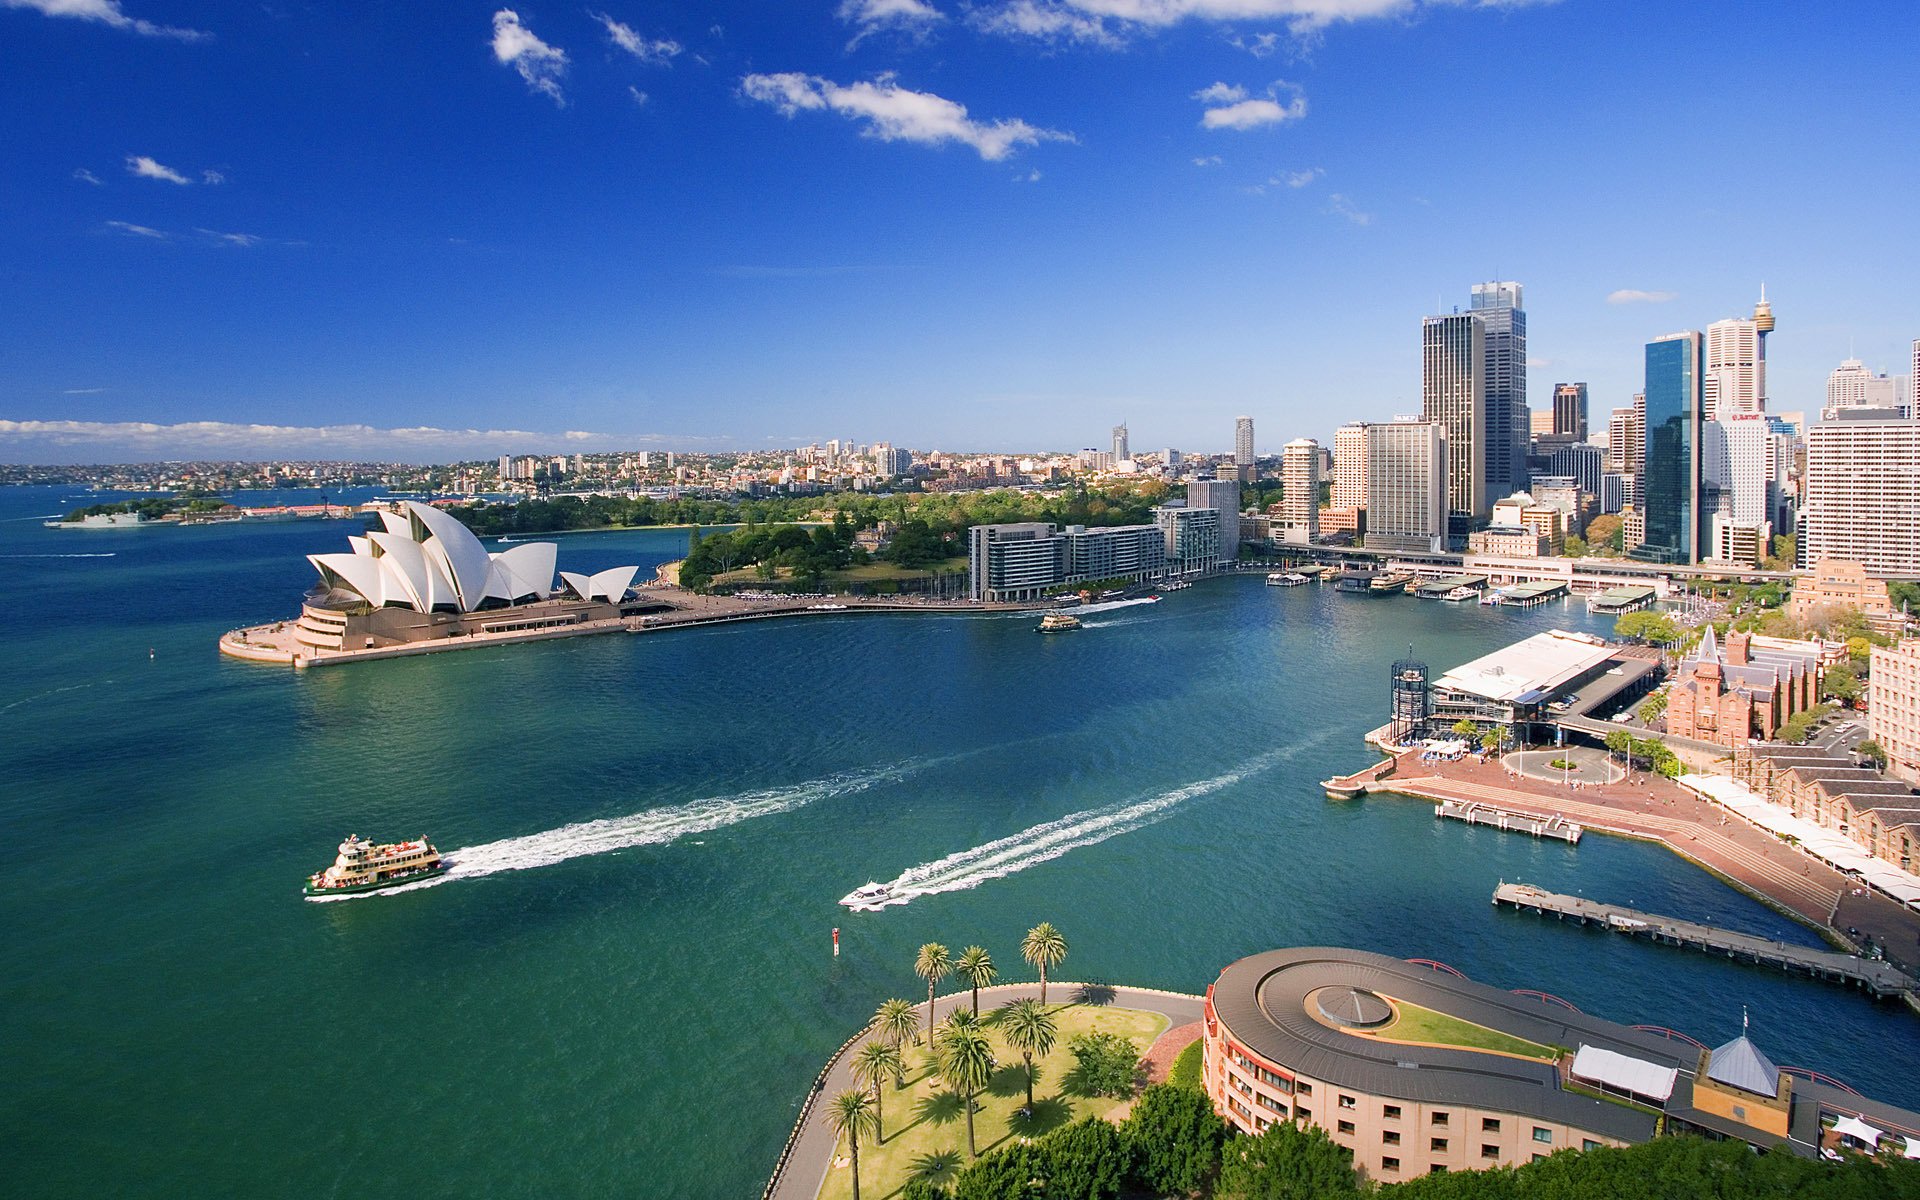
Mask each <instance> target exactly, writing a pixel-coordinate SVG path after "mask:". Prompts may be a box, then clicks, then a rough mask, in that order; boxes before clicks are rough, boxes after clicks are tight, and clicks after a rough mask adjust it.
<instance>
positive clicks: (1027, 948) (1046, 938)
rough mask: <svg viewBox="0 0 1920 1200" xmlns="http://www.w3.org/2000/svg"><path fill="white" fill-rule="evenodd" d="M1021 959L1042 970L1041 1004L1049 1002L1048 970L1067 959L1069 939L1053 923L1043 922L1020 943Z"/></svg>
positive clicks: (1031, 930)
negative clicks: (1062, 935)
mask: <svg viewBox="0 0 1920 1200" xmlns="http://www.w3.org/2000/svg"><path fill="white" fill-rule="evenodd" d="M1020 957H1022V958H1024V959H1026V960H1027V961H1028V962H1030V963H1032V964H1033V965H1034V966H1036V967H1038V968H1040V1003H1042V1004H1045V1003H1046V1002H1047V968H1048V967H1057V966H1059V965H1060V962H1061V960H1062V959H1064V958H1066V957H1067V939H1066V938H1064V937H1061V936H1060V931H1059V930H1058V929H1055V928H1054V927H1053V923H1052V922H1051V921H1042V922H1040V923H1039V924H1038V925H1035V926H1034V927H1033V928H1032V929H1029V930H1027V936H1026V940H1024V941H1022V942H1021V943H1020Z"/></svg>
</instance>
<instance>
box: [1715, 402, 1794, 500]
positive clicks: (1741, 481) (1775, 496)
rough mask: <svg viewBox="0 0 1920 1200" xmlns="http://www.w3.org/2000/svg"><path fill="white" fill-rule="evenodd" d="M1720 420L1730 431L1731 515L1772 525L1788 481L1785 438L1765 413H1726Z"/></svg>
mask: <svg viewBox="0 0 1920 1200" xmlns="http://www.w3.org/2000/svg"><path fill="white" fill-rule="evenodd" d="M1718 423H1719V424H1720V425H1721V426H1723V427H1724V428H1725V429H1726V432H1727V478H1726V480H1725V485H1724V486H1725V487H1726V488H1727V489H1728V493H1729V503H1728V505H1727V506H1726V507H1727V508H1728V511H1729V513H1730V515H1731V516H1732V518H1733V519H1734V520H1735V521H1738V522H1740V523H1742V524H1747V525H1760V524H1771V523H1772V521H1773V518H1774V513H1775V511H1776V509H1777V507H1778V503H1779V497H1780V493H1781V491H1782V490H1784V488H1785V485H1786V481H1787V480H1786V461H1785V460H1786V457H1787V456H1786V454H1785V453H1783V448H1782V446H1781V442H1782V441H1783V440H1784V439H1783V438H1782V437H1781V436H1780V435H1779V434H1777V433H1775V432H1774V431H1773V427H1772V425H1771V424H1770V423H1769V422H1768V421H1767V418H1766V415H1765V414H1763V413H1733V414H1728V415H1723V416H1722V417H1721V418H1720V420H1719V422H1718Z"/></svg>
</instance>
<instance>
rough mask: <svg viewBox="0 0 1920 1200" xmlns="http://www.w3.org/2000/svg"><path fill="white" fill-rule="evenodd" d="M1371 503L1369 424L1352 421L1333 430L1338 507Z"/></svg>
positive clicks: (1335, 498) (1336, 503)
mask: <svg viewBox="0 0 1920 1200" xmlns="http://www.w3.org/2000/svg"><path fill="white" fill-rule="evenodd" d="M1366 503H1367V423H1366V422H1365V421H1351V422H1349V423H1347V424H1345V425H1342V426H1341V427H1340V428H1338V429H1336V430H1334V431H1333V497H1332V504H1333V507H1334V508H1364V507H1366Z"/></svg>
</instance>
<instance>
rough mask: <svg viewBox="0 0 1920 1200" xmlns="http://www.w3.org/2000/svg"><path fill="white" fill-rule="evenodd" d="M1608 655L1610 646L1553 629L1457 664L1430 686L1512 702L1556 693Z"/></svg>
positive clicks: (1604, 660) (1581, 635)
mask: <svg viewBox="0 0 1920 1200" xmlns="http://www.w3.org/2000/svg"><path fill="white" fill-rule="evenodd" d="M1613 655H1614V649H1613V648H1612V647H1611V646H1607V645H1605V644H1604V643H1599V642H1597V641H1596V640H1594V639H1591V638H1588V637H1587V636H1586V635H1584V634H1575V633H1567V632H1565V631H1564V630H1559V629H1555V630H1551V631H1549V632H1547V633H1537V634H1535V635H1533V636H1532V637H1530V638H1527V639H1525V640H1524V641H1519V642H1515V643H1514V644H1513V645H1511V646H1508V647H1507V648H1506V649H1504V650H1495V651H1494V652H1493V653H1492V654H1488V655H1484V656H1482V657H1480V658H1476V659H1474V660H1473V661H1472V662H1469V663H1462V664H1461V665H1460V666H1457V667H1455V668H1453V669H1452V670H1451V671H1448V672H1447V673H1446V674H1445V675H1442V676H1441V677H1440V678H1439V679H1438V680H1436V681H1435V682H1434V687H1436V688H1440V689H1453V690H1455V691H1462V692H1469V693H1471V694H1473V695H1475V696H1483V697H1485V698H1486V699H1489V700H1496V701H1514V700H1519V699H1520V698H1521V697H1523V696H1525V695H1526V694H1527V693H1529V692H1540V693H1552V692H1555V691H1558V690H1560V689H1561V688H1564V687H1566V686H1568V685H1570V684H1572V683H1574V682H1575V681H1577V680H1579V679H1580V678H1581V677H1582V676H1584V675H1586V674H1587V673H1588V672H1590V671H1592V670H1594V669H1595V668H1596V667H1598V666H1599V665H1600V664H1602V663H1604V662H1606V661H1607V660H1608V659H1610V658H1612V657H1613Z"/></svg>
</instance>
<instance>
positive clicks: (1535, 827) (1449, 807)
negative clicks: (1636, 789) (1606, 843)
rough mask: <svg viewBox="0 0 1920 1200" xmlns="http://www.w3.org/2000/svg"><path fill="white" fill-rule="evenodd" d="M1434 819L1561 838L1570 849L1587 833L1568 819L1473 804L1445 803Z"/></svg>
mask: <svg viewBox="0 0 1920 1200" xmlns="http://www.w3.org/2000/svg"><path fill="white" fill-rule="evenodd" d="M1433 815H1434V816H1435V817H1445V818H1447V819H1448V820H1451V821H1465V822H1466V823H1467V824H1469V825H1488V826H1491V827H1493V828H1495V829H1504V830H1506V831H1507V832H1509V833H1530V834H1532V835H1533V836H1534V837H1544V838H1557V839H1559V840H1560V841H1563V842H1565V843H1566V844H1567V845H1569V846H1578V845H1579V844H1580V835H1581V833H1583V832H1585V831H1584V830H1582V829H1581V828H1580V826H1578V825H1576V824H1574V823H1573V822H1572V821H1569V820H1567V819H1566V818H1565V817H1542V816H1538V815H1535V814H1533V813H1522V812H1515V811H1513V810H1512V809H1506V808H1501V807H1500V806H1499V805H1496V804H1484V803H1481V802H1479V801H1473V800H1442V801H1441V802H1440V803H1438V804H1436V805H1434V806H1433Z"/></svg>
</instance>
